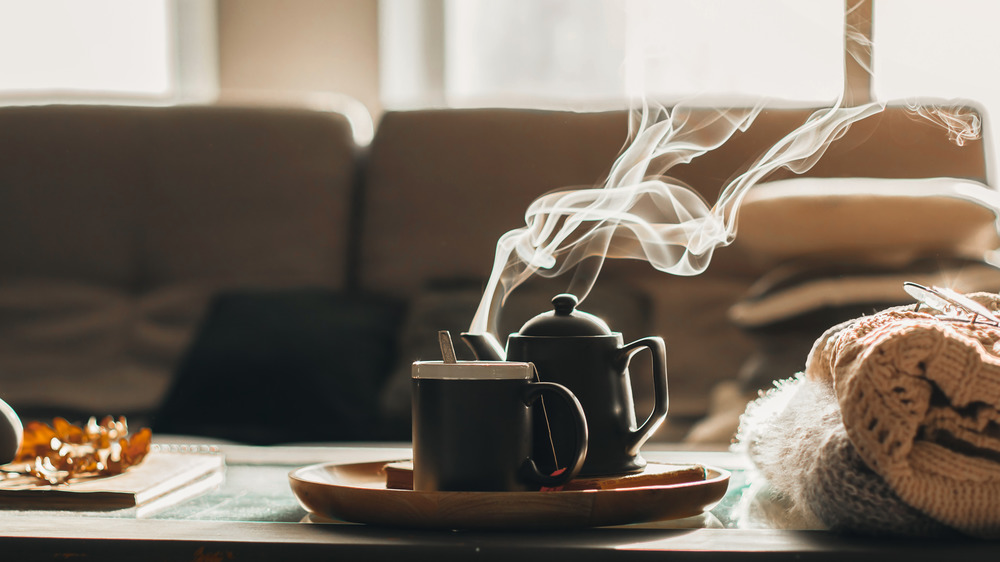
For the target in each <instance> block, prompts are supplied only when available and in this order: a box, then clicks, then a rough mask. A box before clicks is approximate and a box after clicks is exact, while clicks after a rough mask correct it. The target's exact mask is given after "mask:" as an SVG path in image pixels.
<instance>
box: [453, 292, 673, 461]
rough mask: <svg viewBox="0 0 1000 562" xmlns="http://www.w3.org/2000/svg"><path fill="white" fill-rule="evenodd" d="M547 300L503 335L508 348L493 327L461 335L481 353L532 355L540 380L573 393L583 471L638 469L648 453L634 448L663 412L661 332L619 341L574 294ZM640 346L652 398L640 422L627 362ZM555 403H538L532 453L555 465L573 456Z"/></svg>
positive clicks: (569, 430)
mask: <svg viewBox="0 0 1000 562" xmlns="http://www.w3.org/2000/svg"><path fill="white" fill-rule="evenodd" d="M552 304H553V307H554V310H552V311H549V312H545V313H543V314H539V315H538V316H536V317H534V318H532V319H531V320H529V321H528V322H526V323H525V324H524V326H522V327H521V330H520V331H519V332H517V333H514V334H511V335H510V336H509V337H508V339H507V348H506V351H504V350H503V349H501V348H500V345H499V343H498V342H497V340H496V339H495V338H494V337H493V335H492V334H490V333H485V334H471V333H463V334H462V339H463V340H464V341H465V342H466V344H468V346H469V347H470V348H472V351H473V353H475V355H476V358H477V359H479V360H483V361H485V360H490V361H523V362H529V363H534V365H535V368H536V370H537V373H538V380H540V381H546V382H556V383H559V384H562V385H564V386H566V387H568V388H569V389H570V390H571V391H572V392H573V394H575V395H576V397H577V398H578V399H579V400H580V404H581V405H582V406H583V411H584V415H585V416H586V418H587V427H588V428H589V432H590V437H589V445H588V450H587V457H586V460H585V461H584V464H583V468H582V469H581V470H580V475H581V476H602V475H616V474H628V473H634V472H640V471H642V470H643V468H644V467H645V465H646V461H645V459H643V458H642V456H641V455H640V454H639V449H640V448H641V447H642V445H643V444H644V443H645V442H646V441H647V440H648V439H649V438H650V437H651V436H652V435H653V433H654V432H655V431H656V429H657V428H658V427H659V426H660V424H662V423H663V420H664V419H666V417H667V407H668V404H669V401H668V396H667V366H666V363H667V359H666V357H667V356H666V345H665V344H664V342H663V338H660V337H655V336H653V337H646V338H642V339H639V340H636V341H634V342H632V343H630V344H628V345H623V344H622V341H623V340H622V335H621V333H619V332H612V331H611V329H610V328H609V327H608V325H607V324H606V323H605V322H604V321H603V320H601V319H600V318H598V317H596V316H594V315H592V314H588V313H586V312H583V311H580V310H576V306H577V304H579V300H578V299H577V298H576V296H574V295H570V294H561V295H556V296H555V297H554V298H553V299H552ZM643 349H649V350H650V352H651V353H652V359H653V362H652V369H653V400H654V406H653V411H652V413H651V414H650V416H649V418H647V419H646V421H645V422H643V424H642V425H641V426H637V425H636V419H635V404H634V401H633V399H632V385H631V382H630V380H629V372H628V366H629V363H630V361H631V360H632V356H633V355H635V354H636V353H637V352H639V351H641V350H643ZM559 406H560V405H559V404H548V405H546V404H545V403H544V402H542V403H540V404H538V405H536V406H535V407H537V408H543V409H546V408H547V411H543V412H541V414H542V415H539V416H535V418H536V419H537V420H538V423H536V428H535V443H536V451H535V457H534V458H535V459H536V462H537V463H538V464H539V468H540V469H542V470H553V471H554V470H557V469H558V468H561V467H562V466H561V465H560V462H559V461H560V460H561V459H564V460H568V459H571V458H572V453H573V446H574V440H573V435H574V433H573V432H574V431H575V422H574V420H573V418H572V415H571V413H570V412H563V411H562V410H561V409H560V408H559ZM564 436H565V437H564ZM539 448H547V449H549V450H547V451H543V450H537V449H539ZM546 453H547V454H546ZM543 459H552V462H551V465H549V466H545V462H544V460H543Z"/></svg>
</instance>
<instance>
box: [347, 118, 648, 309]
mask: <svg viewBox="0 0 1000 562" xmlns="http://www.w3.org/2000/svg"><path fill="white" fill-rule="evenodd" d="M627 133H628V129H627V121H626V119H625V115H624V114H622V113H590V114H585V113H570V112H558V111H528V110H514V109H470V110H426V111H401V112H389V113H387V114H385V115H384V116H383V118H382V120H381V122H380V124H379V127H378V131H377V132H376V135H375V139H374V141H373V142H372V145H371V148H370V154H369V158H368V163H367V167H366V169H367V174H366V176H367V179H366V188H365V203H366V204H365V206H364V208H365V211H364V223H363V233H362V246H361V252H360V254H361V261H360V264H359V265H360V279H361V283H362V286H364V287H366V288H368V289H370V290H374V291H381V292H386V293H390V294H396V295H406V296H413V295H416V294H417V293H418V292H419V291H420V290H421V289H422V288H423V287H425V286H426V284H427V283H428V282H429V281H431V280H433V279H440V278H449V277H450V278H467V279H485V278H487V277H488V276H489V273H490V269H491V267H492V264H493V253H494V250H495V247H496V243H497V240H498V239H499V238H500V236H501V235H502V234H503V233H504V232H506V231H508V230H510V229H512V228H517V227H520V226H523V225H524V211H525V210H526V209H527V208H528V205H529V204H530V203H531V202H532V201H533V200H534V199H535V198H536V197H538V196H539V195H542V194H543V193H545V192H547V191H551V190H554V189H559V188H563V187H567V186H586V187H589V186H593V185H595V184H596V185H599V184H600V183H601V182H603V180H604V178H605V176H606V175H607V173H608V172H609V171H610V169H611V164H612V163H613V162H614V159H615V157H616V155H617V154H618V151H619V150H620V149H621V147H622V145H623V143H624V142H625V138H626V136H627Z"/></svg>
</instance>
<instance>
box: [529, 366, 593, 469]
mask: <svg viewBox="0 0 1000 562" xmlns="http://www.w3.org/2000/svg"><path fill="white" fill-rule="evenodd" d="M546 392H548V393H552V394H556V395H558V396H560V397H561V398H562V399H563V400H565V401H566V404H567V405H568V406H569V408H570V411H571V412H572V413H573V421H575V422H576V423H575V426H576V432H575V433H576V453H575V454H574V455H573V462H571V463H570V464H569V465H567V467H566V469H565V470H563V471H562V472H560V473H559V474H554V475H550V474H543V473H542V472H541V471H540V470H538V466H537V465H536V464H535V461H534V459H527V460H526V461H525V462H524V465H522V466H521V472H522V476H523V477H524V478H525V479H526V480H530V481H532V482H536V483H538V484H539V485H541V486H544V487H555V486H561V485H563V484H565V483H566V482H569V481H570V480H572V479H573V478H576V475H577V474H579V473H580V469H581V468H582V467H583V461H584V460H585V459H586V458H587V441H588V430H587V418H586V416H584V414H583V406H582V405H580V401H579V400H578V399H577V398H576V395H575V394H573V392H572V391H570V389H568V388H566V387H565V386H563V385H561V384H559V383H554V382H530V383H528V384H527V385H526V386H525V391H524V394H523V396H522V400H523V401H524V404H525V405H526V406H530V405H531V404H532V402H534V401H535V400H538V399H540V398H541V397H542V394H543V393H546Z"/></svg>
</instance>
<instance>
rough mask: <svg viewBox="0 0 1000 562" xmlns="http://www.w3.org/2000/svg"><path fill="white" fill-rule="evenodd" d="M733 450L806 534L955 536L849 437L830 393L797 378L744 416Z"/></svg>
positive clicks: (763, 398) (826, 388) (783, 383)
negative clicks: (902, 493) (893, 484)
mask: <svg viewBox="0 0 1000 562" xmlns="http://www.w3.org/2000/svg"><path fill="white" fill-rule="evenodd" d="M734 449H736V450H737V451H742V452H745V453H746V454H747V455H749V457H750V459H751V460H753V462H754V465H755V467H756V468H757V470H758V471H759V472H760V475H761V476H763V477H764V479H765V480H766V481H767V483H768V488H767V490H768V492H770V493H771V494H776V495H777V499H778V500H779V501H780V502H781V503H782V504H783V507H784V508H785V509H786V510H788V513H787V514H784V515H783V517H784V518H785V519H787V520H790V521H794V522H796V523H797V524H798V525H801V526H803V527H806V528H826V529H831V530H835V531H839V532H845V533H854V534H863V535H875V536H879V535H893V536H912V537H928V536H938V537H940V536H949V535H951V534H955V532H954V531H953V530H951V529H949V528H947V527H946V526H944V525H942V524H941V523H938V522H937V521H935V520H933V519H932V518H930V517H929V516H927V515H925V514H923V513H921V512H920V511H918V510H916V509H914V508H913V507H911V506H909V505H908V504H906V503H905V502H903V501H902V500H901V499H900V498H899V497H898V496H897V495H896V494H895V493H894V492H893V491H892V489H891V488H890V487H889V485H888V484H887V483H886V481H885V480H883V479H882V478H881V477H880V476H879V475H877V474H876V473H875V472H873V471H872V470H871V469H869V468H868V467H867V466H866V465H865V463H864V461H863V460H861V457H860V456H859V455H858V454H857V452H856V451H855V449H854V446H853V445H852V444H851V442H850V440H849V439H848V438H847V432H846V430H845V428H844V425H843V423H842V420H841V416H840V406H839V404H838V403H837V399H836V397H835V396H834V393H833V390H832V389H831V388H830V387H829V386H827V385H824V384H822V383H818V382H816V381H812V380H809V379H806V378H805V377H804V376H802V375H799V376H798V377H795V378H793V379H789V380H785V381H779V382H778V383H777V386H776V387H775V389H774V390H772V391H770V392H768V393H766V394H764V395H762V396H761V398H759V399H758V400H756V401H755V402H752V403H751V404H750V405H749V406H748V407H747V410H746V412H745V413H744V414H743V417H742V418H741V424H740V430H739V433H738V434H737V442H736V444H735V445H734Z"/></svg>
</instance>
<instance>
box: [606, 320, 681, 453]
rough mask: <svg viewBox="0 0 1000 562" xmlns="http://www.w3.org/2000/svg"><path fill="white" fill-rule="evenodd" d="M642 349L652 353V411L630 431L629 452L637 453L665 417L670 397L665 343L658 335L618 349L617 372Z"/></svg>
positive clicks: (625, 367)
mask: <svg viewBox="0 0 1000 562" xmlns="http://www.w3.org/2000/svg"><path fill="white" fill-rule="evenodd" d="M643 349H649V351H650V353H652V354H653V412H652V413H650V414H649V417H648V418H646V421H644V422H643V423H642V425H641V426H639V427H638V428H637V429H636V430H635V431H633V432H631V442H630V443H629V454H631V455H637V454H639V449H640V448H642V445H643V444H644V443H645V442H646V441H647V440H648V439H649V438H650V437H652V436H653V433H654V432H656V430H657V429H658V428H659V427H660V425H661V424H662V423H663V421H664V420H665V419H667V409H668V408H669V406H670V397H669V396H668V394H667V345H666V344H665V343H664V342H663V338H661V337H659V336H649V337H646V338H642V339H638V340H636V341H634V342H632V343H630V344H628V345H626V346H624V347H622V348H621V349H620V350H618V365H619V372H622V373H624V372H625V369H627V368H628V364H629V362H631V361H632V356H633V355H635V354H636V353H638V352H639V351H641V350H643Z"/></svg>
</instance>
